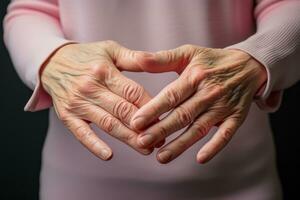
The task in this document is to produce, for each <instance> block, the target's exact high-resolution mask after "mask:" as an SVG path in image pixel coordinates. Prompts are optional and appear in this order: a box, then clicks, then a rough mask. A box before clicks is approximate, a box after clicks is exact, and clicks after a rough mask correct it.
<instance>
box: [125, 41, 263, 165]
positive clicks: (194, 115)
mask: <svg viewBox="0 0 300 200" xmlns="http://www.w3.org/2000/svg"><path fill="white" fill-rule="evenodd" d="M143 68H144V70H145V71H148V72H154V73H159V72H167V71H175V72H177V73H178V74H180V76H179V78H178V79H176V80H175V81H174V82H172V83H171V84H169V85H168V86H166V87H165V88H164V89H163V90H162V91H161V92H160V93H159V94H158V95H157V96H156V97H155V98H153V99H152V100H150V101H149V102H148V103H147V104H146V105H144V106H143V107H141V108H140V110H138V111H137V112H136V113H135V115H134V116H133V117H132V121H131V126H132V127H134V128H135V129H138V130H144V131H143V132H142V133H141V134H140V135H139V137H138V144H139V145H140V146H141V147H143V148H149V147H154V146H156V145H157V144H159V143H161V141H163V140H164V138H166V137H167V136H169V135H171V134H172V133H174V132H176V131H177V130H180V129H182V128H184V127H186V126H188V127H187V129H186V130H185V131H184V132H183V133H182V134H181V135H179V136H178V137H177V138H175V139H174V140H173V141H171V142H170V143H168V144H167V145H165V146H163V147H162V148H161V149H160V150H159V152H158V154H157V159H158V161H159V162H161V163H168V162H170V161H172V160H173V159H175V158H176V157H178V156H179V155H180V154H181V153H183V152H184V151H185V150H186V149H188V148H189V147H190V146H191V145H193V144H194V143H195V142H197V141H198V140H200V139H201V138H203V137H204V136H205V135H206V134H207V133H208V132H209V130H210V129H211V128H212V127H213V126H219V128H218V131H217V132H216V133H215V134H214V136H213V137H212V138H211V139H210V140H209V141H208V142H207V143H206V144H205V145H204V146H203V147H202V148H201V149H200V151H199V152H198V154H197V161H198V162H199V163H205V162H207V161H209V160H210V159H211V158H213V157H214V156H215V155H216V154H217V153H218V152H219V151H220V150H221V149H223V148H224V146H225V145H226V144H227V143H228V142H229V141H230V140H231V138H232V136H233V135H234V133H235V132H236V131H237V129H238V128H239V127H240V126H241V124H242V123H243V121H244V120H245V118H246V116H247V114H248V110H249V108H250V105H251V103H252V102H253V98H254V96H255V94H256V93H257V91H258V89H259V88H260V87H261V86H262V85H263V83H264V82H265V81H266V79H267V75H266V70H265V69H264V67H263V66H262V65H261V64H260V63H259V62H258V61H256V60H255V59H254V58H252V57H251V56H250V55H249V54H247V53H245V52H243V51H240V50H228V49H212V48H203V47H198V46H193V45H184V46H181V47H178V48H176V49H173V50H168V51H160V52H157V53H155V54H153V57H149V58H148V60H146V61H145V62H144V63H143ZM170 110H172V111H171V112H170V113H169V114H168V115H167V117H165V118H164V119H162V120H161V121H159V122H157V123H154V124H152V125H151V123H152V122H153V120H155V119H157V117H159V116H161V115H162V114H163V113H166V112H168V111H170ZM148 126H150V127H148ZM145 128H147V129H145Z"/></svg>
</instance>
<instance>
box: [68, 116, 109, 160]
mask: <svg viewBox="0 0 300 200" xmlns="http://www.w3.org/2000/svg"><path fill="white" fill-rule="evenodd" d="M65 123H66V125H67V127H68V128H69V129H70V131H71V132H72V133H73V134H74V135H75V137H76V138H77V139H78V140H79V141H80V142H81V143H82V144H83V145H84V146H85V147H86V148H87V149H88V150H89V151H90V152H92V153H93V154H94V155H95V156H97V157H99V158H101V159H102V160H109V159H111V158H112V150H111V149H110V147H109V146H108V145H107V144H106V143H105V142H103V141H102V140H101V139H99V138H98V136H97V135H96V134H95V132H94V131H93V130H92V129H91V127H90V126H89V125H88V124H87V123H86V122H84V121H83V120H81V119H78V118H75V117H74V118H73V117H72V118H69V119H68V120H65Z"/></svg>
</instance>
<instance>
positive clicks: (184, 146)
mask: <svg viewBox="0 0 300 200" xmlns="http://www.w3.org/2000/svg"><path fill="white" fill-rule="evenodd" d="M176 148H177V149H181V150H184V149H187V148H188V144H187V143H186V141H184V140H182V139H178V140H177V143H176Z"/></svg>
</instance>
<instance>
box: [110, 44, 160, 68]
mask: <svg viewBox="0 0 300 200" xmlns="http://www.w3.org/2000/svg"><path fill="white" fill-rule="evenodd" d="M107 45H108V48H107V50H108V52H109V54H110V55H111V57H112V60H113V62H114V63H115V65H116V66H117V68H118V69H119V70H121V71H134V72H141V71H144V69H143V62H144V60H149V59H150V60H152V59H153V57H154V54H153V53H151V52H146V51H135V50H131V49H128V48H126V47H124V46H122V45H120V44H119V43H117V42H115V41H107Z"/></svg>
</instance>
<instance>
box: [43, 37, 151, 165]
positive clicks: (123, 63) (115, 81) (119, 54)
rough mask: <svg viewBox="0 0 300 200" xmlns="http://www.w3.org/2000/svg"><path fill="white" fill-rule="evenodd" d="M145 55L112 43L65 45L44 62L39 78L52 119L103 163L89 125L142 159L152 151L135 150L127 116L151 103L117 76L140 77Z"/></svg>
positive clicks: (105, 153) (106, 152) (106, 155)
mask: <svg viewBox="0 0 300 200" xmlns="http://www.w3.org/2000/svg"><path fill="white" fill-rule="evenodd" d="M147 55H148V54H147V53H145V52H140V51H131V50H129V49H126V48H124V47H122V46H120V45H119V44H117V43H116V42H114V41H104V42H96V43H88V44H68V45H65V46H63V47H61V48H60V49H59V50H58V51H56V52H55V53H54V55H53V56H51V57H50V59H49V60H48V61H47V63H46V65H45V68H44V69H43V71H42V73H41V82H42V86H43V88H44V89H45V90H46V91H47V92H48V93H49V94H50V95H51V97H52V101H53V105H54V108H55V111H56V113H57V115H58V118H59V119H60V120H62V122H63V123H64V125H65V126H66V127H67V128H68V129H69V130H70V131H71V132H72V133H73V134H74V135H75V137H76V138H77V139H78V140H79V141H80V142H81V143H82V144H83V145H84V146H85V147H86V148H87V149H88V150H89V151H91V152H92V153H93V154H95V155H96V156H97V157H99V158H101V159H103V160H109V159H110V158H111V157H112V150H111V148H110V147H109V146H108V145H107V144H106V143H105V142H104V141H102V140H101V139H100V138H99V137H98V136H97V135H96V134H95V132H94V131H93V130H92V129H91V127H90V126H89V122H92V123H95V124H96V125H97V126H98V127H99V128H101V129H103V130H104V131H105V132H107V133H108V134H110V135H112V136H113V137H116V138H117V139H119V140H120V141H122V142H124V143H126V144H128V145H129V146H131V147H132V148H134V149H135V150H137V151H138V152H140V153H142V154H149V153H151V152H152V150H153V148H149V149H147V148H146V149H145V148H141V147H139V146H138V145H137V135H138V133H137V132H135V131H133V130H131V129H130V126H129V123H130V121H131V118H132V116H133V114H134V113H135V112H136V111H137V110H138V108H139V107H141V106H143V105H144V104H145V103H147V102H148V101H149V100H150V99H151V98H150V96H149V94H148V93H147V92H146V91H145V90H144V88H143V87H142V86H140V85H139V84H137V83H136V82H134V81H132V80H130V79H128V78H126V77H125V76H124V75H123V74H121V73H120V70H127V71H140V65H139V60H142V59H143V57H147Z"/></svg>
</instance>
